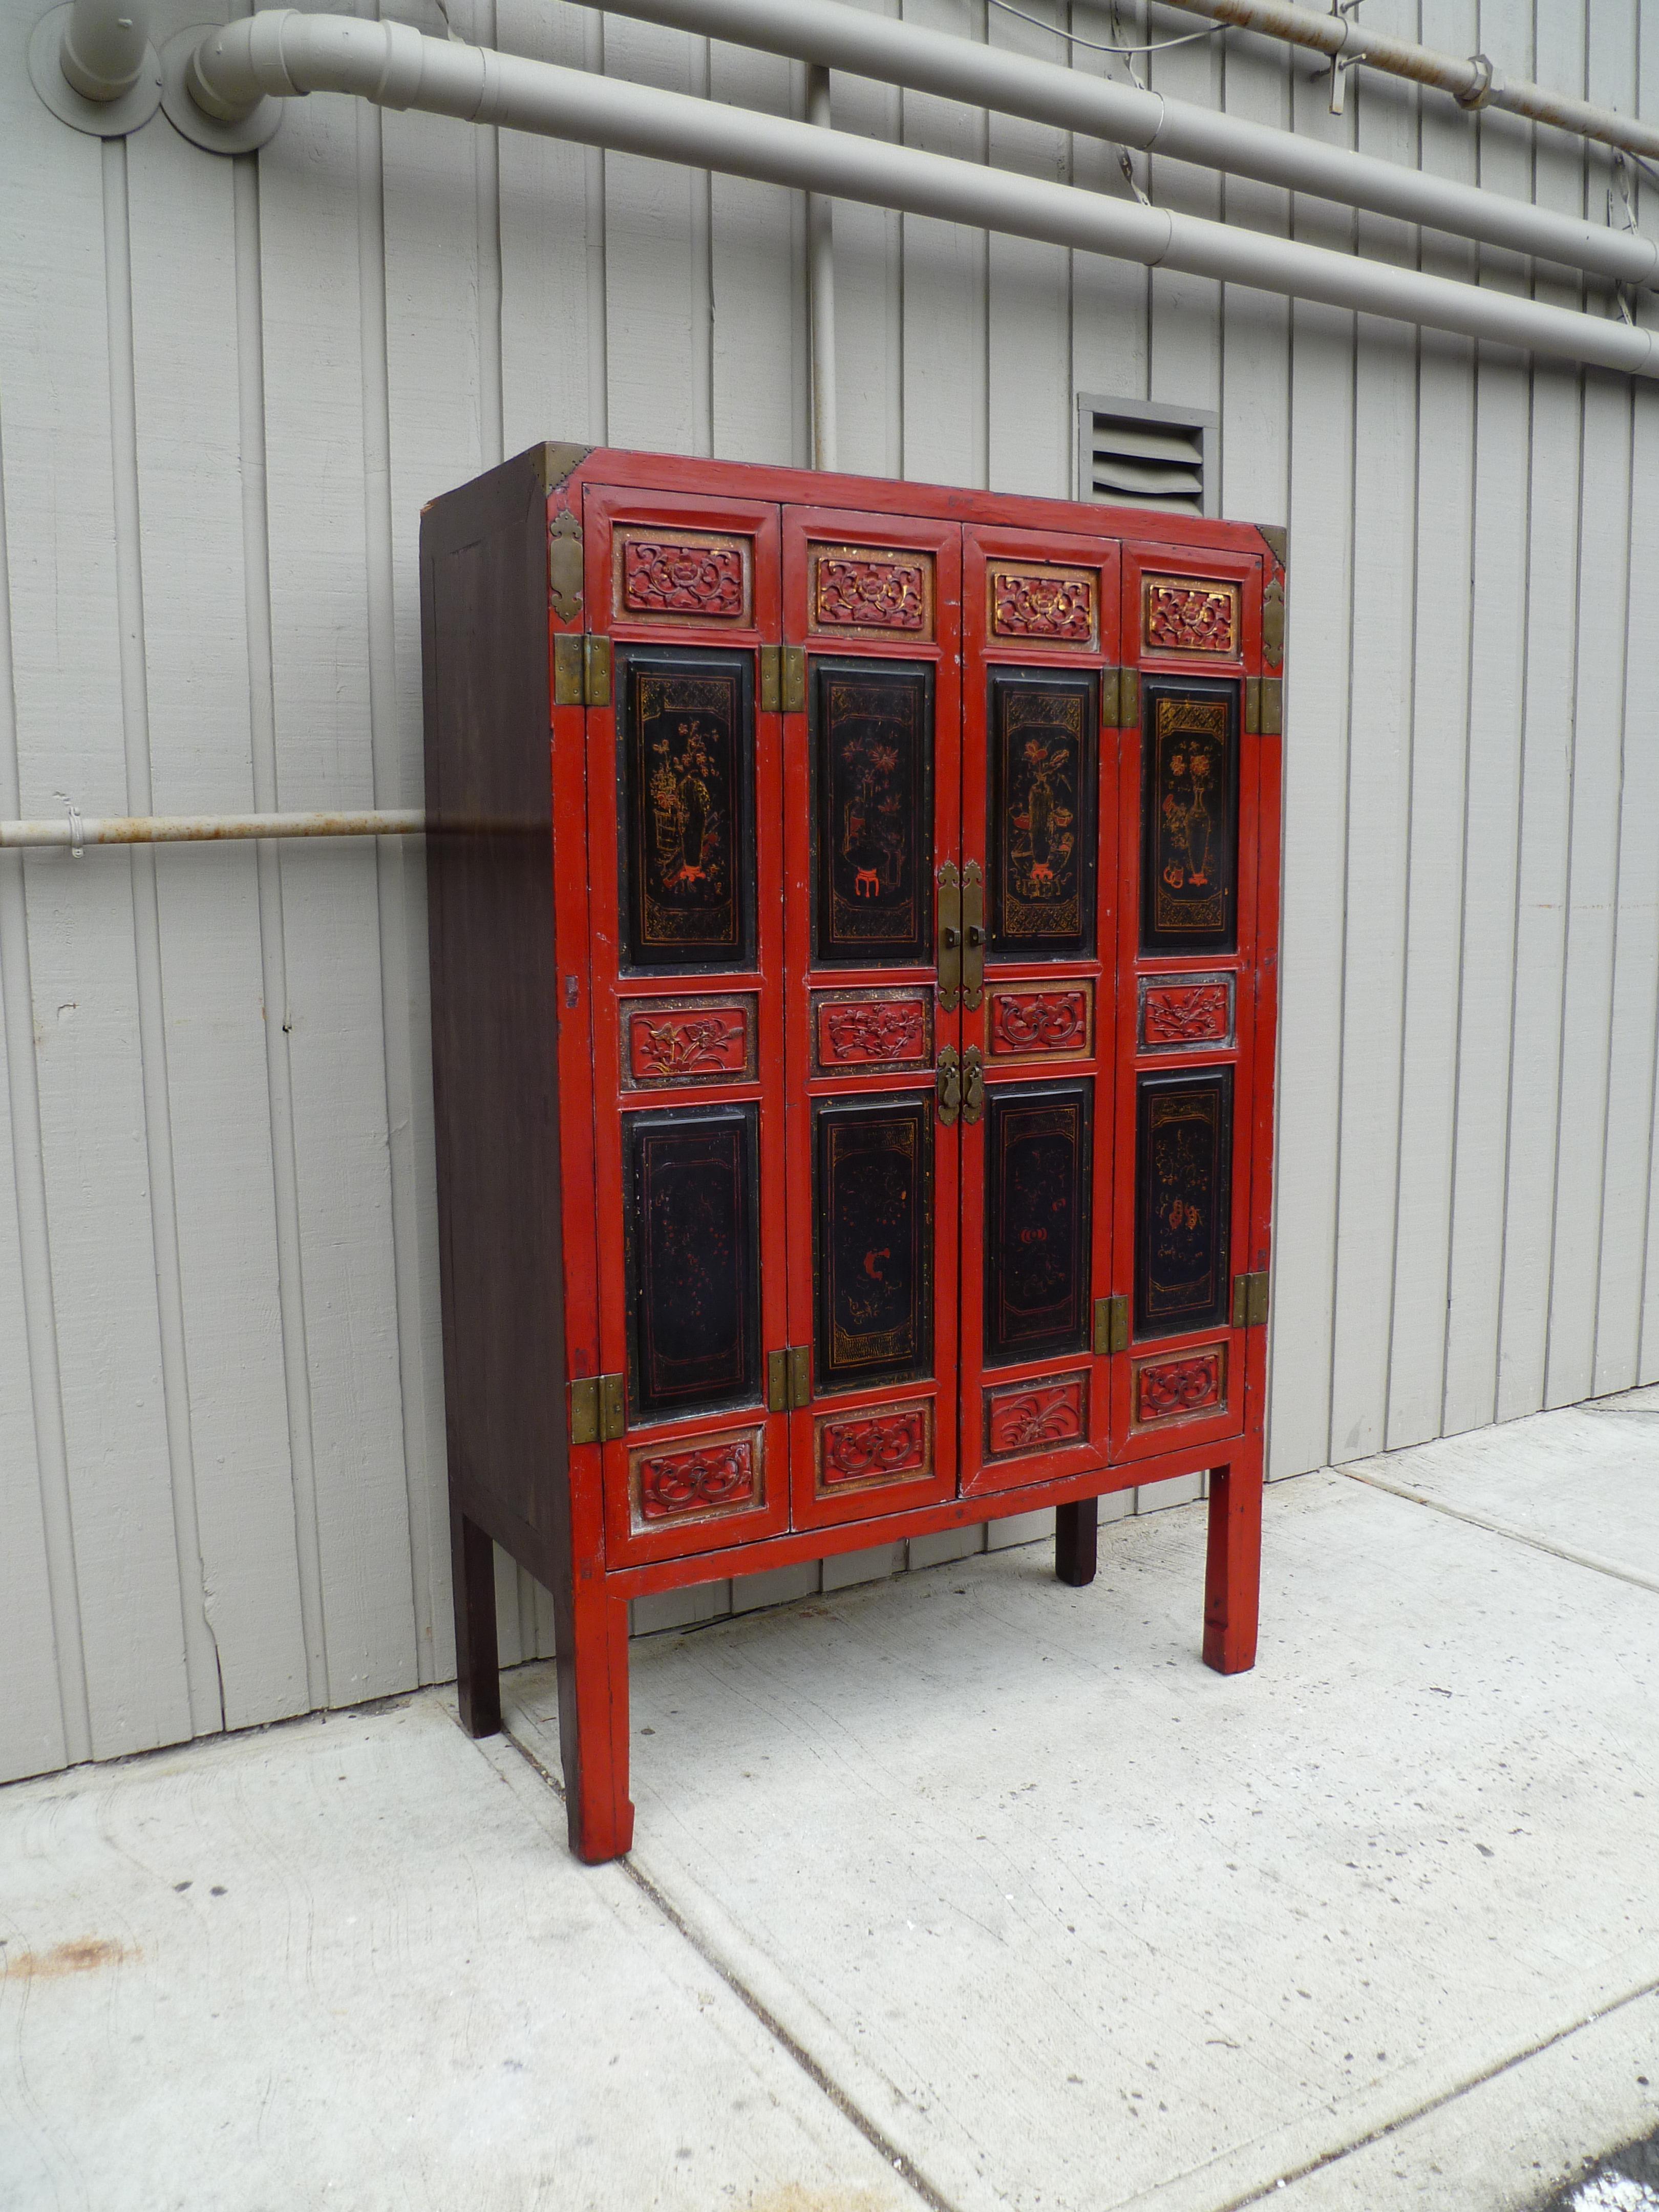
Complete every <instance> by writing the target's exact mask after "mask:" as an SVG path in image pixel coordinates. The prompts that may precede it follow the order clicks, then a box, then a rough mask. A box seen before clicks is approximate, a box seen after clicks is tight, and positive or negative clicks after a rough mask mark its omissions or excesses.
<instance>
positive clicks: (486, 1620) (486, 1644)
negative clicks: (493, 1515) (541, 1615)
mask: <svg viewBox="0 0 1659 2212" xmlns="http://www.w3.org/2000/svg"><path fill="white" fill-rule="evenodd" d="M449 1526H450V1544H451V1547H452V1548H453V1553H454V1559H453V1573H454V1584H455V1694H456V1697H457V1699H458V1700H459V1704H460V1708H461V1726H462V1727H463V1728H464V1729H465V1730H466V1732H467V1734H468V1735H498V1734H499V1733H500V1730H501V1660H500V1656H499V1651H498V1647H497V1645H496V1642H495V1546H494V1545H493V1544H492V1543H491V1542H490V1541H489V1537H488V1536H487V1535H485V1534H484V1532H483V1529H482V1528H479V1526H478V1524H477V1522H476V1521H469V1520H468V1519H467V1517H466V1516H465V1514H464V1513H463V1512H462V1510H461V1509H460V1505H459V1501H457V1500H455V1499H453V1498H452V1499H451V1502H450V1508H449Z"/></svg>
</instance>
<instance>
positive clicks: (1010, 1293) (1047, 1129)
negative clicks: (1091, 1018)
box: [985, 1083, 1093, 1367]
mask: <svg viewBox="0 0 1659 2212" xmlns="http://www.w3.org/2000/svg"><path fill="white" fill-rule="evenodd" d="M1092 1103H1093V1085H1091V1084H1088V1083H1077V1084H1071V1083H1068V1084H1045V1085H1042V1087H1041V1088H1037V1087H1035V1086H1032V1087H1026V1086H1024V1085H1022V1086H1021V1087H1020V1088H1018V1090H1005V1089H1004V1088H1003V1087H1002V1086H1001V1085H997V1086H996V1087H995V1088H994V1089H992V1090H990V1091H987V1093H986V1100H985V1364H986V1365H987V1367H1000V1366H1006V1364H1008V1363H1009V1362H1010V1361H1011V1360H1017V1359H1041V1358H1044V1357H1046V1355H1047V1354H1048V1353H1049V1352H1082V1351H1085V1349H1086V1348H1087V1346H1088V1341H1089V1318H1090V1316H1089V1288H1090V1265H1089V1261H1090V1237H1089V1229H1090V1207H1089V1193H1090V1185H1091V1176H1090V1159H1091V1139H1092V1127H1091V1123H1092V1112H1091V1108H1092Z"/></svg>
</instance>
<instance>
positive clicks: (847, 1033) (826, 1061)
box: [812, 990, 933, 1075]
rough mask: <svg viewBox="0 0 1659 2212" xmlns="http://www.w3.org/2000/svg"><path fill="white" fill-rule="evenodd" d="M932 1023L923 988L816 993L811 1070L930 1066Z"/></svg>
mask: <svg viewBox="0 0 1659 2212" xmlns="http://www.w3.org/2000/svg"><path fill="white" fill-rule="evenodd" d="M812 1065H813V1073H815V1074H817V1075H841V1074H852V1073H857V1072H858V1071H859V1070H860V1069H863V1068H870V1069H872V1070H889V1069H890V1070H892V1071H894V1072H895V1073H898V1072H908V1071H909V1070H912V1069H918V1068H924V1067H931V1066H932V1065H933V999H932V994H930V993H929V992H927V991H926V990H902V991H840V992H828V991H825V992H815V993H814V994H813V997H812Z"/></svg>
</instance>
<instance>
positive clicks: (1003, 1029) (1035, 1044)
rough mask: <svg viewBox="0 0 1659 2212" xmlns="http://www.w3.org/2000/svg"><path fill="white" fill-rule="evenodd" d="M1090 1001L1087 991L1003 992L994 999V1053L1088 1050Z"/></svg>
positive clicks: (992, 1024)
mask: <svg viewBox="0 0 1659 2212" xmlns="http://www.w3.org/2000/svg"><path fill="white" fill-rule="evenodd" d="M1088 1048H1089V1000H1088V994H1086V993H1085V992H1083V991H1041V992H1038V991H1031V992H1015V991H999V992H998V993H997V994H996V995H995V998H994V1000H993V1011H992V1015H991V1049H992V1051H993V1052H994V1053H1000V1054H1010V1053H1038V1052H1086V1051H1087V1050H1088Z"/></svg>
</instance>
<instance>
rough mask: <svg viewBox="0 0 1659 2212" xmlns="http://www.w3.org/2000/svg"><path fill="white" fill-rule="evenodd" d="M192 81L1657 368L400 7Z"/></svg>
mask: <svg viewBox="0 0 1659 2212" xmlns="http://www.w3.org/2000/svg"><path fill="white" fill-rule="evenodd" d="M188 82H189V83H190V86H191V93H192V96H193V97H195V98H196V99H197V100H200V101H201V102H202V103H203V104H204V106H206V108H207V111H208V112H209V113H210V114H214V115H218V116H221V117H222V118H225V119H227V120H234V119H235V118H239V117H245V116H248V115H250V114H252V112H253V111H254V110H255V109H256V108H257V107H258V104H259V102H260V101H261V100H262V99H264V97H266V96H267V95H276V96H279V97H292V96H295V95H297V94H301V93H305V92H312V91H334V92H351V93H356V94H360V95H361V96H362V97H363V98H365V99H368V100H374V101H375V102H377V103H378V104H379V105H380V106H386V107H392V108H400V109H401V108H418V109H420V110H421V111H422V112H425V113H428V114H435V115H451V116H455V117H459V118H460V119H461V120H463V121H465V122H470V123H489V124H495V125H500V126H502V127H504V128H506V129H508V130H515V131H532V132H535V133H538V134H539V135H540V136H543V137H555V138H565V139H571V140H574V142H575V143H577V144H579V145H588V146H605V147H608V148H611V149H616V150H618V151H621V152H623V153H630V154H641V155H647V156H648V157H650V158H653V159H655V160H658V161H679V162H684V163H687V164H689V165H690V166H691V167H696V168H702V169H709V170H716V171H720V172H722V173H726V174H730V175H733V176H741V177H752V178H756V179H760V180H762V181H763V182H765V183H769V184H775V185H789V186H791V187H792V188H793V189H795V190H797V191H818V192H828V193H833V194H834V195H836V197H840V198H842V199H851V200H860V201H864V202H866V203H868V204H871V205H873V206H877V207H888V208H898V209H901V210H904V211H906V212H908V213H909V214H913V215H928V216H939V217H941V218H942V219H943V220H945V222H959V223H965V224H968V225H969V226H971V227H972V228H975V229H981V230H996V231H1003V232H1006V233H1009V234H1012V235H1013V236H1015V237H1020V238H1031V239H1038V240H1043V241H1044V242H1046V243H1048V244H1050V245H1055V246H1070V247H1073V248H1076V249H1079V250H1081V251H1083V252H1092V253H1103V254H1108V255H1111V256H1113V257H1115V258H1118V259H1120V260H1127V261H1138V262H1141V263H1144V264H1146V265H1147V266H1149V267H1154V268H1156V267H1163V268H1170V269H1178V270H1184V271H1185V272H1186V273H1187V274H1188V275H1191V276H1211V277H1215V278H1218V279H1219V280H1221V281H1222V282H1225V283H1235V284H1249V285H1253V286H1255V288H1256V289H1259V290H1261V291H1266V292H1278V293H1283V294H1286V295H1291V296H1292V297H1295V298H1300V299H1307V300H1319V301H1323V302H1324V303H1325V304H1326V305H1327V306H1329V307H1340V308H1345V309H1350V310H1352V311H1354V312H1357V313H1366V314H1373V315H1386V316H1392V317H1394V318H1395V319H1398V320H1400V321H1402V322H1407V323H1416V324H1420V325H1425V326H1427V327H1429V328H1431V329H1437V330H1446V331H1457V332H1459V333H1461V334H1462V336H1464V337H1471V338H1478V339H1486V340H1490V341H1492V342H1493V343H1498V344H1504V345H1514V346H1522V347H1530V348H1533V349H1535V350H1537V351H1539V352H1541V353H1550V354H1556V355H1559V356H1563V357H1565V359H1567V360H1570V361H1581V362H1593V363H1595V364H1596V365H1597V366H1599V367H1601V368H1612V369H1620V370H1623V371H1626V372H1627V373H1629V374H1632V375H1638V376H1644V375H1651V374H1659V364H1656V362H1655V360H1654V342H1653V337H1652V336H1651V334H1650V332H1648V331H1644V330H1641V329H1638V328H1637V327H1635V326H1634V325H1630V324H1626V323H1622V322H1614V321H1611V320H1602V319H1600V318H1597V317H1595V316H1592V315H1584V314H1579V313H1576V312H1574V311H1573V310H1571V309H1570V308H1565V307H1552V306H1549V305H1547V303H1545V302H1543V301H1534V300H1528V299H1522V298H1517V297H1516V295H1513V294H1511V293H1508V292H1500V291H1497V290H1495V289H1487V288H1485V287H1481V286H1477V285H1472V284H1460V283H1455V282H1453V281H1452V280H1450V279H1449V278H1447V277H1443V276H1430V275H1426V274H1425V273H1423V272H1422V271H1420V270H1413V269H1401V268H1396V267H1395V266H1393V265H1391V264H1388V263H1384V262H1380V261H1370V260H1366V259H1364V258H1358V257H1355V256H1353V255H1350V254H1346V253H1335V252H1330V251H1329V250H1328V248H1326V247H1323V246H1308V245H1304V244H1303V243H1302V242H1301V241H1299V240H1293V239H1285V238H1273V237H1267V236H1264V235H1263V234H1261V233H1260V232H1256V231H1250V230H1242V229H1239V228H1232V227H1230V226H1228V225H1226V224H1225V223H1217V222H1204V221H1202V220H1200V218H1198V217H1196V216H1185V215H1178V214H1176V213H1175V212H1174V211H1173V210H1170V209H1167V208H1154V207H1143V206H1141V205H1139V204H1138V203H1136V202H1133V201H1128V200H1115V199H1108V198H1105V197H1103V196H1102V195H1100V194H1099V193H1096V192H1089V191H1080V190H1079V189H1078V187H1077V186H1075V185H1058V184H1050V183H1048V182H1047V181H1046V180H1045V179H1040V178H1035V177H1021V176H1016V175H1013V174H1012V173H1009V172H1008V171H1006V170H1002V169H994V168H986V167H981V165H980V164H978V163H976V162H972V161H952V160H951V159H949V158H948V157H947V156H945V155H940V154H928V153H924V152H922V151H921V149H919V148H915V147H910V146H893V145H888V144H884V143H878V142H877V141H874V140H872V139H866V138H857V137H851V136H850V135H848V133H846V132H844V131H823V130H819V129H817V128H816V127H815V126H814V125H811V124H807V123H796V122H794V121H793V120H791V119H789V118H785V117H781V116H770V115H758V114H753V113H750V112H747V111H744V110H740V109H738V108H732V107H726V106H720V105H719V104H717V103H715V102H714V101H709V100H697V99H694V98H692V97H691V96H690V95H689V94H684V93H674V92H663V91H659V90H657V89H655V88H653V87H647V86H644V85H635V84H622V83H618V82H617V81H616V80H615V79H613V78H609V77H601V76H587V75H586V74H585V73H584V72H583V71H581V70H568V69H562V68H560V67H559V66H558V65H557V64H555V63H552V62H538V61H528V60H526V59H524V58H521V57H520V56H518V55H513V54H501V53H495V52H491V51H490V50H489V49H488V48H485V47H478V46H460V45H458V44H451V43H449V42H447V41H446V40H439V39H431V38H426V37H424V36H422V33H419V32H418V31H412V30H410V28H409V27H407V26H406V25H404V24H401V23H389V22H388V23H381V22H368V21H362V20H360V19H358V18H356V17H354V16H344V15H300V14H298V13H296V12H295V11H293V10H291V9H273V10H269V11H266V12H264V13H263V14H260V15H254V16H252V17H244V18H242V19H240V21H236V22H234V23H230V24H228V25H226V26H225V27H224V28H223V29H222V30H212V31H208V32H206V33H204V34H203V37H202V40H201V43H200V45H199V46H197V48H196V49H195V51H194V52H193V53H192V55H191V62H190V68H189V72H188Z"/></svg>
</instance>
